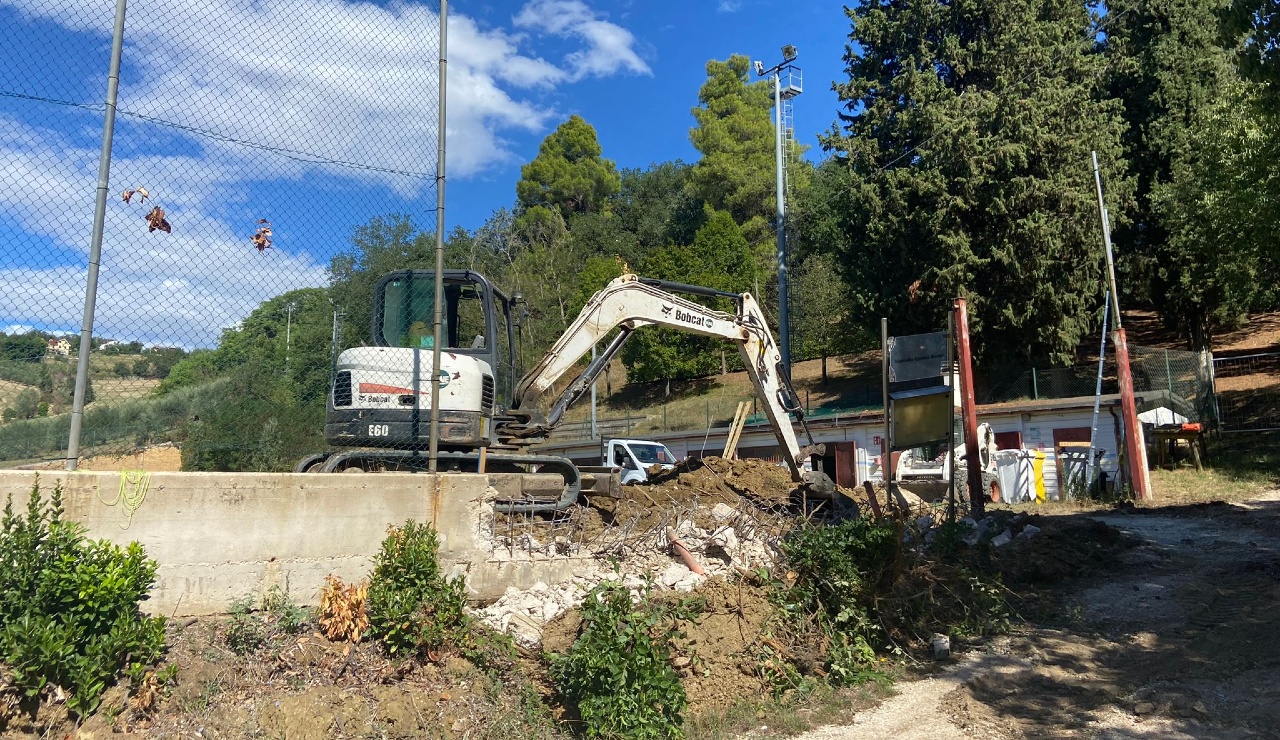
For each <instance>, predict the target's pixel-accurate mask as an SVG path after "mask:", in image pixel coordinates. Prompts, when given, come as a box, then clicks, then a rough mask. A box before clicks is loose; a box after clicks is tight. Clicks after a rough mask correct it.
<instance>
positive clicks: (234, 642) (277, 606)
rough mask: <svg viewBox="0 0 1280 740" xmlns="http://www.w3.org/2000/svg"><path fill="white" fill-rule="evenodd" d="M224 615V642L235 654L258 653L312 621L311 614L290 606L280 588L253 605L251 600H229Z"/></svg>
mask: <svg viewBox="0 0 1280 740" xmlns="http://www.w3.org/2000/svg"><path fill="white" fill-rule="evenodd" d="M227 614H228V619H227V629H226V633H225V634H224V635H223V640H224V641H225V642H226V644H227V647H229V648H231V651H232V652H234V653H235V654H236V655H246V654H248V653H252V652H253V651H255V650H259V649H261V648H262V647H264V646H266V645H269V644H271V643H272V641H273V640H275V639H277V638H278V637H279V636H280V635H296V634H298V633H299V632H301V631H302V629H303V628H304V627H305V626H306V625H307V624H308V623H309V622H310V620H311V615H310V613H309V612H308V611H307V610H306V609H305V608H303V607H300V606H298V605H297V604H294V603H292V602H291V601H290V600H289V594H288V593H287V592H285V590H284V589H282V588H280V587H279V586H272V587H271V588H269V589H267V592H266V593H265V594H263V595H262V599H261V600H260V601H258V602H257V603H256V606H255V600H254V599H253V598H252V597H246V598H242V599H236V600H235V601H232V602H231V606H230V607H229V608H228V609H227Z"/></svg>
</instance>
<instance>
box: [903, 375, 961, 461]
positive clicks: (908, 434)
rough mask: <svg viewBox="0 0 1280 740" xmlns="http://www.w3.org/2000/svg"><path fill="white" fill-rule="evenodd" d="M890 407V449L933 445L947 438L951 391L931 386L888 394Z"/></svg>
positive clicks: (943, 387) (949, 424) (949, 428)
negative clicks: (891, 443) (891, 442)
mask: <svg viewBox="0 0 1280 740" xmlns="http://www.w3.org/2000/svg"><path fill="white" fill-rule="evenodd" d="M889 403H890V404H892V405H893V414H892V424H893V425H892V432H891V433H892V435H893V436H892V437H890V439H892V440H893V449H895V450H909V449H911V448H913V447H921V446H923V445H927V444H933V443H935V442H946V441H947V440H948V439H949V438H950V436H951V388H950V387H949V386H935V387H933V388H920V389H918V390H914V391H905V392H901V393H890V394H889Z"/></svg>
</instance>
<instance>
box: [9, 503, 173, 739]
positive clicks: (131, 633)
mask: <svg viewBox="0 0 1280 740" xmlns="http://www.w3.org/2000/svg"><path fill="white" fill-rule="evenodd" d="M62 514H63V509H62V487H61V485H57V486H55V487H54V489H53V493H52V495H51V496H50V498H49V501H48V503H47V504H46V503H44V502H42V500H41V495H40V483H39V481H38V480H37V481H36V483H35V485H33V486H32V488H31V496H30V500H29V501H28V503H27V512H26V516H22V515H15V514H14V512H13V497H12V496H10V497H9V500H8V502H7V503H6V504H5V508H4V519H3V523H2V524H0V624H3V625H4V626H3V628H0V661H2V662H3V663H4V664H5V666H6V667H7V668H8V669H9V671H10V673H11V674H12V681H13V685H14V686H15V687H17V688H18V689H19V690H21V691H22V692H24V693H25V695H26V696H27V697H28V698H35V697H37V696H39V695H40V693H41V692H42V691H43V690H44V689H45V688H46V687H50V686H59V687H61V688H63V689H65V690H67V691H69V692H70V697H69V698H68V699H67V707H68V708H69V709H70V710H71V711H72V712H73V713H74V714H76V715H81V716H83V715H85V714H88V713H90V712H92V711H93V710H94V709H95V708H97V706H98V702H99V701H100V699H101V697H102V693H103V692H104V691H105V690H106V689H107V687H108V686H110V685H111V684H112V683H114V681H115V679H116V678H117V677H118V676H119V675H120V673H121V672H122V670H127V671H131V672H137V671H138V670H139V669H140V668H142V667H145V666H147V665H151V664H154V663H155V662H156V661H158V660H159V659H160V656H161V655H162V654H163V652H164V618H163V617H147V616H144V615H143V614H142V613H141V611H140V610H139V609H138V604H139V603H140V602H141V601H142V600H143V599H146V598H147V591H148V590H149V589H150V588H151V584H152V583H153V582H154V580H155V573H156V563H155V561H153V560H150V559H148V558H147V557H146V554H145V553H144V552H143V549H142V546H141V545H139V544H138V543H136V542H133V543H130V544H129V546H128V547H126V548H120V547H118V546H116V545H113V544H111V543H110V542H107V541H106V540H99V541H93V540H88V539H86V538H85V536H84V530H83V528H82V527H80V526H79V525H78V524H75V523H73V522H67V521H64V520H63V519H62Z"/></svg>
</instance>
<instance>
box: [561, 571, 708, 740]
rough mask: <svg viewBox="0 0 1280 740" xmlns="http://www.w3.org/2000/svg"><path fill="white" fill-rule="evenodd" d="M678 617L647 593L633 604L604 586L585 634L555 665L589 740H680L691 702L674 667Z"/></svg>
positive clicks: (592, 603) (590, 604)
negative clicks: (640, 739) (623, 739)
mask: <svg viewBox="0 0 1280 740" xmlns="http://www.w3.org/2000/svg"><path fill="white" fill-rule="evenodd" d="M672 616H673V615H672V614H671V612H670V611H669V610H667V609H664V608H663V607H662V606H660V605H657V604H654V603H652V602H650V601H649V599H648V589H645V590H644V591H642V593H641V595H640V603H639V604H638V605H636V604H633V603H632V601H631V592H630V590H629V589H627V588H626V587H624V586H623V585H622V584H620V583H614V582H604V583H601V584H600V585H598V586H596V587H595V588H594V589H592V590H591V592H590V593H588V594H587V597H586V601H585V602H584V603H583V605H582V631H581V633H580V634H579V635H578V639H577V640H576V641H575V642H574V643H573V646H572V647H571V648H570V649H569V651H568V652H567V653H565V654H564V655H561V656H556V657H554V658H553V659H552V665H551V675H552V679H553V680H554V681H555V684H556V688H557V690H559V692H560V693H561V694H562V695H563V696H564V697H565V699H567V700H568V701H569V703H570V704H571V705H572V706H574V707H576V708H577V712H578V716H579V717H580V718H581V720H582V723H583V727H584V729H585V731H586V736H587V737H589V738H679V737H683V736H684V732H683V730H682V714H683V712H684V709H685V706H686V705H687V703H688V700H687V698H686V696H685V692H684V686H683V685H681V683H680V676H679V675H678V674H677V673H676V671H675V669H674V668H672V666H671V649H670V644H671V641H672V640H673V639H674V638H675V637H676V636H677V634H678V633H677V632H676V628H675V624H674V621H673V619H672Z"/></svg>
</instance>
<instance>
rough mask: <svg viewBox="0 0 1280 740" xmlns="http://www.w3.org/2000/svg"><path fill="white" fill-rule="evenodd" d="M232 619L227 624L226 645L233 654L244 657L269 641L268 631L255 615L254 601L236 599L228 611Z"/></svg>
mask: <svg viewBox="0 0 1280 740" xmlns="http://www.w3.org/2000/svg"><path fill="white" fill-rule="evenodd" d="M227 611H228V613H229V614H230V615H231V619H230V621H229V622H228V624H227V634H226V638H225V640H226V643H227V647H229V648H231V652H233V653H235V654H236V655H244V654H246V653H251V652H253V651H254V650H257V649H258V648H260V647H262V646H263V645H264V644H265V643H266V641H267V631H266V627H265V625H263V623H262V619H261V617H259V616H258V615H256V614H254V613H253V599H252V598H244V599H236V600H235V601H233V602H231V608H230V609H228V610H227Z"/></svg>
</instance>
